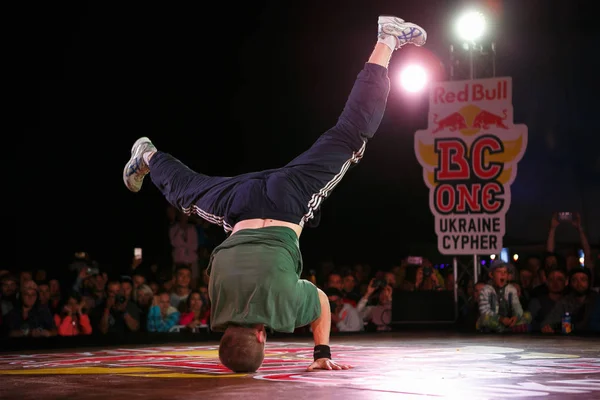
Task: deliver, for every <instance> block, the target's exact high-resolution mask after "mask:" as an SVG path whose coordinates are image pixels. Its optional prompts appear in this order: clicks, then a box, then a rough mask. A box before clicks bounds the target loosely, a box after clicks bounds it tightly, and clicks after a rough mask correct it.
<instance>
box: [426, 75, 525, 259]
mask: <svg viewBox="0 0 600 400" xmlns="http://www.w3.org/2000/svg"><path fill="white" fill-rule="evenodd" d="M428 121H429V124H428V129H425V130H420V131H417V132H416V134H415V153H416V156H417V159H418V160H419V163H420V164H421V166H422V167H423V179H424V181H425V184H426V185H427V187H428V188H429V205H430V208H431V212H432V213H433V215H434V217H435V232H436V234H437V238H438V248H439V251H440V252H441V253H442V254H448V255H462V254H479V255H489V254H499V253H500V251H501V250H502V239H503V237H504V233H505V216H506V212H507V211H508V208H509V206H510V186H511V184H512V183H513V181H514V180H515V177H516V176H517V165H518V163H519V161H520V160H521V158H522V157H523V154H524V153H525V148H526V147H527V127H526V126H525V125H515V124H513V108H512V80H511V78H510V77H503V78H492V79H478V80H471V81H454V82H436V83H433V84H432V85H431V88H430V93H429V119H428Z"/></svg>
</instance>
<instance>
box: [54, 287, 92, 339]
mask: <svg viewBox="0 0 600 400" xmlns="http://www.w3.org/2000/svg"><path fill="white" fill-rule="evenodd" d="M54 323H55V324H56V327H57V328H58V334H59V335H60V336H76V335H90V334H91V333H92V325H91V324H90V317H89V316H88V315H87V310H86V308H85V302H83V301H82V299H81V296H80V295H79V294H78V293H72V294H71V295H70V296H69V297H68V298H67V299H66V301H65V303H64V306H63V308H62V311H61V313H60V314H54Z"/></svg>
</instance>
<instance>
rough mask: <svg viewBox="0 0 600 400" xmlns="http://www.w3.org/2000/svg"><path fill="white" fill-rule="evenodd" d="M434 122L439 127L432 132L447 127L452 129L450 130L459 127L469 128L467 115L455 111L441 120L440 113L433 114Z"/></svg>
mask: <svg viewBox="0 0 600 400" xmlns="http://www.w3.org/2000/svg"><path fill="white" fill-rule="evenodd" d="M433 123H434V124H436V125H437V127H436V128H435V129H434V130H433V131H432V132H431V133H437V132H439V131H442V130H444V129H446V128H448V129H449V130H450V132H454V131H456V130H458V129H467V128H468V126H467V121H466V120H465V117H463V116H462V115H461V114H459V113H457V112H454V113H452V114H450V115H448V116H446V117H444V118H442V119H441V120H439V121H438V115H437V114H433Z"/></svg>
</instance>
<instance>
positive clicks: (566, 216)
mask: <svg viewBox="0 0 600 400" xmlns="http://www.w3.org/2000/svg"><path fill="white" fill-rule="evenodd" d="M558 220H559V221H572V220H573V213H572V212H568V211H563V212H559V213H558Z"/></svg>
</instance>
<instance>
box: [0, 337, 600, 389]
mask: <svg viewBox="0 0 600 400" xmlns="http://www.w3.org/2000/svg"><path fill="white" fill-rule="evenodd" d="M347 342H348V341H346V342H345V343H339V344H332V353H333V354H334V358H335V360H337V361H340V362H343V363H347V364H351V365H353V366H354V368H353V369H351V370H348V371H318V372H306V371H305V368H306V367H307V366H308V365H309V364H310V362H311V359H312V345H311V344H310V343H296V342H270V343H268V346H267V352H266V358H265V362H264V364H263V366H262V367H261V369H260V370H259V371H258V372H257V373H255V374H232V373H230V371H228V370H227V369H225V368H224V367H223V366H222V365H221V364H220V363H219V360H218V355H217V349H218V347H217V344H216V343H215V344H213V345H202V346H161V347H149V348H118V349H107V350H98V351H75V352H63V353H60V352H57V353H40V354H5V355H0V375H2V378H0V380H1V381H4V382H5V383H8V379H6V378H9V377H10V378H12V379H15V378H17V377H18V378H21V379H23V378H26V377H36V376H37V377H38V378H39V377H40V376H53V377H61V376H65V377H67V376H70V377H74V376H89V375H103V376H105V377H107V378H108V377H112V378H111V379H115V378H116V377H119V378H120V379H121V380H122V379H138V380H139V379H141V380H142V381H147V380H163V381H164V380H165V379H175V378H180V379H202V380H207V379H208V380H210V379H213V380H214V379H217V378H219V379H217V380H218V381H220V382H223V379H226V380H227V381H231V382H230V383H234V382H235V381H239V380H240V379H243V380H244V382H245V384H246V385H247V387H248V391H249V392H251V391H252V389H251V388H252V387H253V386H250V385H257V384H259V383H260V382H262V384H263V385H264V384H268V383H273V382H277V383H280V384H281V383H288V384H290V385H292V386H290V389H293V390H296V391H297V390H298V388H300V387H310V388H315V387H318V388H319V389H320V390H325V389H326V388H343V389H344V390H346V391H348V390H354V391H356V392H363V391H370V392H372V394H373V393H380V394H383V393H390V394H393V393H395V394H397V395H400V394H404V395H413V396H426V397H436V398H437V397H441V398H448V397H456V398H469V399H474V398H530V397H531V398H533V397H545V398H557V399H558V398H560V399H565V398H571V397H574V398H575V397H576V398H578V399H583V398H600V345H599V344H598V342H593V341H592V342H585V343H584V344H583V347H580V346H577V345H575V346H572V345H573V344H574V343H573V342H572V341H571V343H570V346H564V345H563V346H560V347H559V346H555V345H551V346H548V347H544V348H540V347H532V346H531V343H529V344H528V345H525V346H523V345H521V346H519V342H518V341H516V342H514V343H511V342H506V341H501V340H497V341H496V342H494V341H487V342H483V341H476V342H475V343H472V344H468V343H463V342H453V343H452V344H451V345H449V343H445V342H443V341H440V340H439V339H438V340H435V341H433V342H429V343H428V342H426V341H425V340H413V341H410V340H403V341H401V342H398V341H392V340H386V341H381V340H378V341H377V343H378V344H377V345H372V344H371V343H373V341H370V342H369V341H365V340H360V341H359V340H354V343H358V344H354V343H347ZM546 344H547V343H546ZM553 344H554V343H553ZM69 379H70V378H69ZM223 383H224V382H223ZM3 385H4V384H2V383H0V389H2V386H3ZM216 385H218V383H217V384H216ZM213 387H214V385H213ZM311 390H312V389H311ZM317 397H318V396H317ZM315 398H316V397H315ZM329 398H331V397H329Z"/></svg>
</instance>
